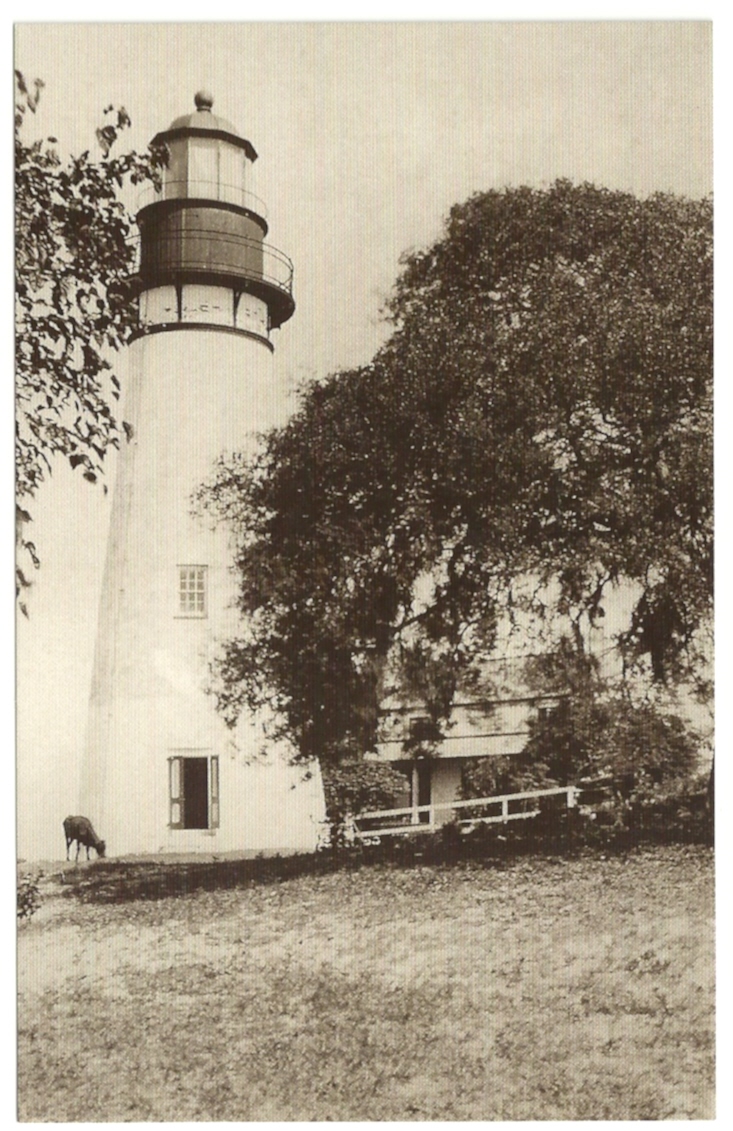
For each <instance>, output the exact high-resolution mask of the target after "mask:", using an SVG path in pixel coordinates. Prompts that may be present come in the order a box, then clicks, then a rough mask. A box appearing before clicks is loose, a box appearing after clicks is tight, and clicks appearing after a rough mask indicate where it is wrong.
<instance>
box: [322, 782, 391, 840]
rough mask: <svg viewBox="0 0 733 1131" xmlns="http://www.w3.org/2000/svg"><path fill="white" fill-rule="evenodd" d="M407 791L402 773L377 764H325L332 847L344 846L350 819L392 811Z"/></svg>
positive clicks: (327, 814) (325, 784)
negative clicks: (367, 813) (372, 813)
mask: <svg viewBox="0 0 733 1131" xmlns="http://www.w3.org/2000/svg"><path fill="white" fill-rule="evenodd" d="M407 788H408V783H407V779H406V778H405V775H404V774H403V773H400V771H399V770H396V769H394V768H393V767H392V766H390V765H388V764H384V763H379V762H364V761H358V762H356V761H352V762H342V763H341V764H334V763H331V764H327V765H326V766H325V767H324V771H323V791H324V795H325V801H326V816H327V818H328V821H329V823H330V825H331V829H332V835H331V843H332V845H336V846H338V845H340V844H342V843H343V841H344V839H345V834H346V825H347V821H348V818H349V817H353V816H357V815H358V814H359V813H365V812H368V811H369V810H379V809H392V808H394V807H395V806H396V804H397V801H396V799H397V798H399V796H400V794H402V793H404V792H405V791H406V790H407Z"/></svg>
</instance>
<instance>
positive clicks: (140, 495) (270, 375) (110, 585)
mask: <svg viewBox="0 0 733 1131" xmlns="http://www.w3.org/2000/svg"><path fill="white" fill-rule="evenodd" d="M156 238H157V237H156ZM197 254H201V249H200V247H199V251H198V252H197ZM248 255H249V260H248V262H251V254H250V252H249V250H248ZM245 269H247V268H246V264H245ZM264 294H265V297H266V295H267V292H266V291H265V292H264ZM270 321H271V318H270V312H269V310H268V306H267V304H266V302H265V301H264V299H263V298H262V297H259V296H257V295H254V294H252V293H249V292H246V293H242V292H241V291H240V290H238V289H235V288H234V287H233V286H231V285H223V284H222V282H221V280H220V279H218V278H217V279H215V280H214V281H213V282H207V280H206V278H205V276H201V275H199V276H198V277H197V278H195V279H194V280H193V281H191V280H188V279H187V280H185V281H184V282H180V281H178V280H176V282H175V284H174V283H171V284H167V283H166V280H165V275H163V277H162V278H161V277H160V276H158V277H156V279H155V280H154V285H150V286H147V287H145V286H144V287H143V289H142V294H141V299H140V323H141V333H140V335H139V336H138V337H137V339H136V340H135V341H134V342H133V343H132V344H131V345H130V347H129V351H128V352H129V357H128V368H129V372H128V379H127V389H126V393H125V400H124V405H123V413H122V416H123V419H124V420H125V421H126V422H128V423H129V425H131V430H130V434H129V438H128V439H127V440H123V441H122V450H121V452H120V456H119V464H118V476H117V483H116V488H115V497H114V501H113V509H112V517H111V527H110V535H109V541H108V551H107V564H106V569H105V578H104V584H103V594H102V601H101V607H100V616H99V629H98V639H97V648H96V655H95V663H94V673H93V682H92V691H91V700H90V711H89V727H88V735H87V743H86V758H85V766H84V773H83V784H82V798H81V812H83V813H85V814H86V815H88V816H89V817H90V818H91V819H92V821H93V823H94V824H95V826H96V828H97V831H98V832H99V835H101V836H102V837H104V838H105V839H106V841H107V844H108V846H109V852H110V853H111V854H114V855H119V854H121V853H150V852H169V851H173V852H175V851H180V852H191V851H202V852H221V851H224V852H227V851H241V850H253V851H267V850H270V851H287V850H307V849H309V848H313V847H314V846H315V843H316V839H317V836H318V832H319V822H320V821H321V820H322V818H323V794H322V788H321V784H320V778H319V776H318V774H317V773H316V774H314V775H312V776H311V777H309V778H307V779H306V775H305V774H304V771H303V769H302V768H294V767H292V766H291V765H289V760H290V756H291V754H292V751H291V750H290V749H288V748H286V747H284V746H283V745H282V744H281V745H280V746H278V744H277V743H275V742H273V740H272V737H271V736H270V735H268V728H267V719H266V718H265V717H264V716H261V717H256V718H255V717H250V716H248V717H245V718H243V719H242V721H241V723H240V725H239V727H238V728H237V729H236V731H231V730H230V729H228V728H227V727H226V725H225V724H224V722H223V721H222V719H221V718H220V716H218V714H217V712H216V710H215V703H214V699H213V696H211V695H210V694H207V692H206V688H207V685H208V683H209V681H210V663H211V660H212V658H213V656H214V654H215V652H216V650H217V649H218V648H219V647H220V646H221V643H222V642H223V641H224V640H225V639H227V638H228V637H230V636H231V635H233V634H234V633H236V631H237V626H238V617H237V613H236V611H235V609H234V607H233V602H234V597H235V591H236V582H235V578H234V576H233V574H232V571H231V558H232V555H231V550H230V547H229V545H228V535H227V532H226V531H225V530H223V529H221V528H219V529H212V527H211V520H210V518H208V517H206V516H203V517H202V516H200V515H196V514H194V513H193V508H192V496H193V495H194V493H195V491H196V490H197V488H198V487H199V486H200V485H201V484H202V483H203V482H205V481H206V480H207V479H209V478H210V476H211V474H212V471H213V466H214V463H215V461H216V459H217V457H218V456H219V455H220V454H222V453H223V452H230V453H231V452H234V451H242V450H247V449H248V448H249V449H251V447H252V445H253V444H254V443H255V442H256V436H257V434H258V433H260V432H262V431H264V430H266V429H267V428H270V427H272V426H273V425H276V424H279V423H282V421H283V419H284V418H285V414H286V405H285V401H284V398H283V395H282V390H281V389H280V388H279V386H278V384H277V382H276V380H275V373H274V365H273V350H272V346H271V344H270V342H269V325H270ZM263 753H266V757H264V758H263V757H262V755H263ZM311 769H312V768H311ZM293 787H294V788H293ZM184 794H185V795H186V796H185V797H184ZM194 810H195V811H194Z"/></svg>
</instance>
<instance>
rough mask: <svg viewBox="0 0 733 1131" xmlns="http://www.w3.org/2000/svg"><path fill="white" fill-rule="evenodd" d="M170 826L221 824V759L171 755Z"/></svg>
mask: <svg viewBox="0 0 733 1131" xmlns="http://www.w3.org/2000/svg"><path fill="white" fill-rule="evenodd" d="M168 771H169V784H170V827H171V828H172V829H217V828H218V827H219V759H218V758H217V757H208V756H206V755H203V756H201V755H198V754H191V755H189V754H181V755H176V756H175V757H173V758H169V759H168Z"/></svg>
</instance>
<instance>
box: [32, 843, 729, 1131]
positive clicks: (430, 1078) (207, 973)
mask: <svg viewBox="0 0 733 1131" xmlns="http://www.w3.org/2000/svg"><path fill="white" fill-rule="evenodd" d="M172 866H175V865H172ZM44 894H45V900H44V903H43V906H42V907H41V909H40V911H38V913H37V914H36V915H35V917H34V918H33V919H32V920H30V922H28V923H24V924H22V925H21V927H20V929H19V951H18V977H19V1118H20V1119H21V1120H24V1121H46V1120H51V1121H56V1122H71V1121H84V1122H87V1121H95V1122H96V1121H109V1120H113V1121H141V1120H155V1121H173V1120H211V1121H221V1120H229V1121H241V1120H258V1121H269V1120H326V1119H332V1120H371V1121H375V1120H440V1119H446V1120H454V1119H455V1120H477V1119H506V1120H517V1119H528V1120H531V1119H542V1120H550V1119H619V1120H620V1119H693V1118H694V1119H705V1118H712V1117H713V1115H714V1101H713V1086H714V1031H713V1024H714V1017H713V1011H714V966H713V963H714V955H713V945H714V932H713V914H714V909H713V856H712V852H711V850H710V849H707V848H702V847H690V846H688V847H683V846H672V847H664V848H650V849H642V850H639V851H636V852H633V853H629V854H628V855H626V856H610V857H609V858H608V859H605V860H604V859H602V858H600V857H598V856H597V855H595V856H593V855H588V856H585V857H580V858H575V859H561V858H557V859H548V858H542V859H534V860H533V859H528V858H524V859H520V860H516V861H514V862H510V863H505V864H501V865H498V864H491V863H488V862H487V864H486V866H481V865H477V864H475V863H472V864H464V865H456V866H454V867H427V866H417V867H414V868H412V869H399V868H395V867H389V866H387V865H380V866H375V867H364V868H362V869H361V870H358V871H349V872H343V873H334V874H330V875H321V876H318V875H314V876H304V877H301V878H299V879H291V880H287V881H285V882H282V883H273V884H266V885H265V884H261V885H249V886H247V887H243V888H239V889H234V890H225V891H203V892H198V893H197V894H193V895H187V896H181V897H178V898H168V899H163V900H160V901H157V902H152V901H145V902H142V901H139V902H132V903H122V904H120V903H117V904H111V905H110V904H107V905H103V904H102V905H100V904H85V903H80V902H78V901H77V900H75V899H73V898H68V897H66V898H64V897H63V896H62V894H61V891H60V889H59V888H58V887H53V886H50V885H49V886H46V887H45V888H44Z"/></svg>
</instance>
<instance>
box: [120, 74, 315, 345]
mask: <svg viewBox="0 0 733 1131" xmlns="http://www.w3.org/2000/svg"><path fill="white" fill-rule="evenodd" d="M195 104H196V110H195V111H194V112H193V113H192V114H185V115H183V116H182V117H180V118H176V119H175V121H174V122H172V123H171V125H170V127H169V129H167V130H164V131H163V132H162V133H159V134H157V135H156V137H155V138H154V139H153V142H154V144H159V145H160V144H162V145H165V146H166V148H167V151H168V162H167V166H166V168H165V170H164V173H163V183H162V186H161V188H160V190H157V191H156V190H148V192H147V193H146V196H145V198H144V199H143V201H141V207H140V210H139V212H138V216H137V221H138V226H139V228H140V268H139V273H138V276H137V278H136V284H137V289H138V291H139V293H140V332H141V333H149V332H152V331H153V330H160V329H173V328H176V327H177V326H181V325H184V324H188V323H194V324H198V325H216V326H226V327H228V328H230V329H234V330H241V331H242V332H244V333H254V334H256V335H257V336H258V337H260V338H263V339H265V340H267V341H268V342H269V334H270V331H271V330H273V329H277V328H278V327H279V326H281V325H282V324H283V322H285V321H287V319H288V318H290V317H291V315H292V314H293V311H294V309H295V303H294V302H293V298H292V275H293V268H292V263H291V262H290V260H289V259H288V257H287V256H286V255H284V254H283V252H281V251H279V250H278V249H277V248H274V247H272V246H271V245H270V244H267V243H265V242H264V237H265V236H266V235H267V231H268V225H267V220H266V209H265V206H264V204H263V203H262V201H261V200H260V199H259V198H258V197H257V196H255V195H254V194H253V193H251V192H249V191H248V188H247V183H248V171H249V169H250V168H251V166H252V164H253V163H254V161H256V160H257V153H256V152H255V150H254V147H253V146H252V144H251V143H250V142H249V141H247V140H246V139H245V138H243V137H241V136H240V135H239V134H238V133H237V131H236V129H235V128H234V126H233V125H231V123H230V122H227V121H226V120H225V119H224V118H220V117H217V116H216V115H215V114H214V113H213V112H212V106H213V99H212V98H211V96H210V95H209V94H207V93H206V92H205V91H200V92H199V93H198V94H197V95H196V97H195Z"/></svg>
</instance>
